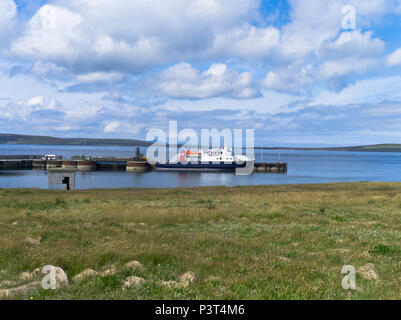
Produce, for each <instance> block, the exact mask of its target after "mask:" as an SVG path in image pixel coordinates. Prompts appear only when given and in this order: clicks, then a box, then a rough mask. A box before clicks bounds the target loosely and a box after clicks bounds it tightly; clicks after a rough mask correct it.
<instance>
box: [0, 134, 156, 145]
mask: <svg viewBox="0 0 401 320" xmlns="http://www.w3.org/2000/svg"><path fill="white" fill-rule="evenodd" d="M6 143H9V144H41V145H69V146H82V145H84V144H85V145H87V146H128V147H130V146H138V147H141V146H149V145H150V144H151V143H150V142H147V141H142V140H134V139H89V138H88V139H84V138H55V137H47V136H29V135H20V134H6V133H0V144H6Z"/></svg>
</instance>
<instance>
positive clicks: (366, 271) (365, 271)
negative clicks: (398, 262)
mask: <svg viewBox="0 0 401 320" xmlns="http://www.w3.org/2000/svg"><path fill="white" fill-rule="evenodd" d="M357 272H358V273H360V274H361V276H362V277H364V278H365V279H368V280H377V279H379V273H378V272H377V270H376V268H375V266H374V264H373V263H367V264H365V265H364V266H362V267H360V268H358V269H357Z"/></svg>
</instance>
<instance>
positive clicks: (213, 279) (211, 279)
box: [206, 276, 220, 282]
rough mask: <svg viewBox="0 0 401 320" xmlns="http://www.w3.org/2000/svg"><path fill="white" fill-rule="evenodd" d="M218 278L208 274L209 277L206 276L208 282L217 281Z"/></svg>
mask: <svg viewBox="0 0 401 320" xmlns="http://www.w3.org/2000/svg"><path fill="white" fill-rule="evenodd" d="M219 280H220V278H219V277H216V276H210V277H207V278H206V281H209V282H215V281H219Z"/></svg>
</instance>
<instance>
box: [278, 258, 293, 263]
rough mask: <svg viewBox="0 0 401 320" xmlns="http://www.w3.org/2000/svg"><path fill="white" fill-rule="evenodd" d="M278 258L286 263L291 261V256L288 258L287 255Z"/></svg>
mask: <svg viewBox="0 0 401 320" xmlns="http://www.w3.org/2000/svg"><path fill="white" fill-rule="evenodd" d="M278 259H279V260H280V261H281V262H285V263H288V262H291V260H290V259H289V258H287V257H278Z"/></svg>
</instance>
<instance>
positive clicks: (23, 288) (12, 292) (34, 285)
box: [0, 281, 42, 297]
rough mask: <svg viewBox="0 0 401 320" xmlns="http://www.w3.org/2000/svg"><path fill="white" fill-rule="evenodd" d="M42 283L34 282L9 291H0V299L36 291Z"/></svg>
mask: <svg viewBox="0 0 401 320" xmlns="http://www.w3.org/2000/svg"><path fill="white" fill-rule="evenodd" d="M41 285H42V283H41V282H40V281H34V282H31V283H28V284H25V285H23V286H19V287H16V288H11V289H1V290H0V297H9V296H12V295H16V294H23V293H27V292H29V291H33V290H37V289H39V288H40V287H41Z"/></svg>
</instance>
